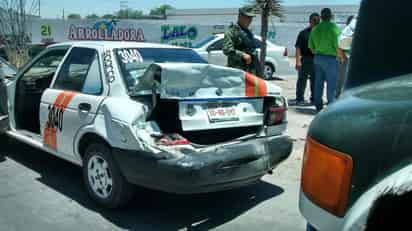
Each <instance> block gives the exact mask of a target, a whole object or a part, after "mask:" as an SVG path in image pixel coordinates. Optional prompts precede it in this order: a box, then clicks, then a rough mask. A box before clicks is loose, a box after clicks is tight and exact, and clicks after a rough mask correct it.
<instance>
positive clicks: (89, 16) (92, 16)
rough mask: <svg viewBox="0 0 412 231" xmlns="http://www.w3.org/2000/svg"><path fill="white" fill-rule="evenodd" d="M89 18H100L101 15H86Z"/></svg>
mask: <svg viewBox="0 0 412 231" xmlns="http://www.w3.org/2000/svg"><path fill="white" fill-rule="evenodd" d="M86 18H87V19H99V18H100V17H99V16H98V15H97V14H89V15H87V16H86Z"/></svg>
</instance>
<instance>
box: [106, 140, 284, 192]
mask: <svg viewBox="0 0 412 231" xmlns="http://www.w3.org/2000/svg"><path fill="white" fill-rule="evenodd" d="M291 151H292V141H291V139H290V138H289V137H288V136H276V137H265V138H258V139H253V140H249V141H243V142H241V143H233V144H228V145H224V146H219V147H216V148H215V149H213V150H210V149H209V150H208V151H200V152H193V153H186V154H185V155H184V156H183V157H181V158H172V157H171V155H170V154H168V153H159V154H153V153H141V152H138V151H130V150H120V149H114V150H113V152H114V153H113V154H114V157H115V159H116V161H117V162H118V165H119V167H120V169H121V171H122V173H123V175H124V176H125V177H126V179H127V180H128V181H129V182H130V183H133V184H136V185H139V186H143V187H147V188H151V189H156V190H160V191H165V192H171V193H177V194H196V193H206V192H213V191H221V190H228V189H233V188H237V187H242V186H245V185H249V184H253V183H257V182H258V181H259V179H260V178H261V177H262V176H263V175H265V174H266V173H267V172H268V171H270V170H272V169H273V168H275V167H276V165H278V164H279V163H280V162H281V161H283V160H285V159H287V158H288V157H289V155H290V153H291Z"/></svg>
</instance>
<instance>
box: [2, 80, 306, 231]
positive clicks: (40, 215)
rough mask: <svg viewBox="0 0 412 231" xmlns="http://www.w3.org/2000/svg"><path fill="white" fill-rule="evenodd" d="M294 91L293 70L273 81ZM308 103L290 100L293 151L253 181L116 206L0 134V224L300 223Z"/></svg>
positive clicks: (76, 171) (56, 163) (64, 168)
mask: <svg viewBox="0 0 412 231" xmlns="http://www.w3.org/2000/svg"><path fill="white" fill-rule="evenodd" d="M275 82H276V83H277V84H279V85H281V86H282V88H283V89H284V92H285V94H286V95H288V96H291V98H294V97H293V92H294V84H295V78H293V77H288V81H275ZM313 112H314V109H313V108H311V107H301V108H296V107H294V106H292V107H291V108H290V113H289V121H290V125H289V132H290V134H291V136H292V137H293V138H294V139H295V147H294V152H293V154H292V156H291V157H290V158H289V159H288V160H286V161H285V162H284V163H282V164H281V165H280V166H279V167H278V168H277V169H275V171H274V174H273V175H267V176H265V177H264V178H263V179H262V181H261V182H260V183H259V184H257V185H254V186H250V187H247V188H243V189H238V190H232V191H227V192H217V193H210V194H204V195H194V196H178V195H172V194H167V193H162V192H156V191H150V190H139V192H138V193H137V194H136V197H135V198H134V200H133V201H132V202H131V203H130V205H129V206H128V207H126V208H124V209H121V210H107V209H102V208H99V207H98V206H96V204H94V202H93V201H91V200H90V199H89V198H88V196H87V194H86V191H85V188H84V186H83V182H82V175H81V174H82V173H81V169H80V168H79V167H77V166H75V165H72V164H70V163H68V162H66V161H63V160H60V159H58V158H56V157H53V156H51V155H48V154H46V153H44V152H42V151H38V150H36V149H34V148H31V147H29V146H27V145H24V144H21V143H18V142H16V141H13V142H6V141H5V139H6V138H5V137H4V136H0V155H5V156H6V157H5V160H0V231H3V230H4V231H14V230H43V231H48V230H53V231H56V230H68V231H73V230H79V231H80V230H209V229H215V230H236V231H241V230H265V231H266V230H282V231H286V230H287V231H289V230H305V221H304V219H303V218H302V216H301V215H300V213H299V209H298V195H299V194H298V193H299V178H300V167H301V161H302V153H303V146H304V138H305V136H306V130H307V127H308V125H309V123H310V121H311V119H312V118H313Z"/></svg>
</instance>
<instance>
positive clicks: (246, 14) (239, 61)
mask: <svg viewBox="0 0 412 231" xmlns="http://www.w3.org/2000/svg"><path fill="white" fill-rule="evenodd" d="M255 16H256V15H255V13H254V8H253V7H242V8H240V9H239V17H238V22H237V24H234V25H232V26H230V28H229V30H228V31H227V32H226V33H225V38H224V43H223V53H224V54H225V55H226V56H227V57H228V62H227V66H228V67H232V68H238V69H242V70H244V71H247V72H250V73H252V74H254V75H256V76H262V70H261V68H260V64H259V58H258V53H257V48H258V44H257V43H256V40H255V38H254V35H253V33H252V32H251V31H250V30H249V26H250V24H251V23H252V20H253V17H255Z"/></svg>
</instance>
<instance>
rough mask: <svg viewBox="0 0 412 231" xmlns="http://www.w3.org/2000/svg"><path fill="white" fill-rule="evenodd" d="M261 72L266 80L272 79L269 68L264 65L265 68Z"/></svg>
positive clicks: (271, 71) (270, 68)
mask: <svg viewBox="0 0 412 231" xmlns="http://www.w3.org/2000/svg"><path fill="white" fill-rule="evenodd" d="M263 72H264V75H265V78H266V79H270V78H272V75H273V70H272V67H271V66H269V65H265V68H264V70H263Z"/></svg>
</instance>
